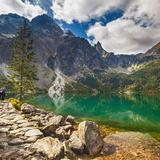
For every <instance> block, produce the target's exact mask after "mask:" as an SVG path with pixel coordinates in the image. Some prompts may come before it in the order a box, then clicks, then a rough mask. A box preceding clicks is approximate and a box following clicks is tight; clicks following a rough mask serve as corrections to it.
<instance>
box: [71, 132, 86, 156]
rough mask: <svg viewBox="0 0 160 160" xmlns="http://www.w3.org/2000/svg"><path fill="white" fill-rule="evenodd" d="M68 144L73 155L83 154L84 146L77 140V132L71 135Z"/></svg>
mask: <svg viewBox="0 0 160 160" xmlns="http://www.w3.org/2000/svg"><path fill="white" fill-rule="evenodd" d="M68 142H69V148H71V150H72V151H73V152H74V153H76V154H82V153H83V152H84V145H83V143H82V142H81V140H80V139H79V137H78V133H77V131H75V132H73V133H72V135H71V136H70V139H69V140H68Z"/></svg>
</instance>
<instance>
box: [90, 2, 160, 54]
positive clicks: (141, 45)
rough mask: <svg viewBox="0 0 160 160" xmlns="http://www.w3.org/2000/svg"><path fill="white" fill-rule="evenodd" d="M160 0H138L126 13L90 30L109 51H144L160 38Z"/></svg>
mask: <svg viewBox="0 0 160 160" xmlns="http://www.w3.org/2000/svg"><path fill="white" fill-rule="evenodd" d="M159 15H160V3H159V0H152V2H151V1H150V0H135V1H133V2H132V3H130V5H129V6H128V7H127V8H126V10H125V13H124V16H123V17H122V18H120V19H117V20H115V21H112V22H110V23H108V24H106V25H105V26H103V25H102V24H101V23H96V24H95V25H93V26H91V27H90V28H89V30H88V31H87V35H88V36H93V37H94V42H97V41H100V42H101V43H102V46H103V47H104V48H105V49H106V50H107V51H110V52H115V53H118V54H120V53H123V54H132V53H139V52H145V51H146V50H147V49H149V48H150V47H151V46H153V45H154V44H155V43H157V42H159V41H160V30H159V28H160V16H159ZM144 26H145V27H144Z"/></svg>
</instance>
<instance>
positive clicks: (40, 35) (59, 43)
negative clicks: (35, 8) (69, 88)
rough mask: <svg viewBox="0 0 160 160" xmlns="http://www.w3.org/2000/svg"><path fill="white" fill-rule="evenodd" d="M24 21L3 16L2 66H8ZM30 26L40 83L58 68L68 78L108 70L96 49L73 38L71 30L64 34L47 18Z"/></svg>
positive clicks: (0, 33)
mask: <svg viewBox="0 0 160 160" xmlns="http://www.w3.org/2000/svg"><path fill="white" fill-rule="evenodd" d="M16 20H17V21H16ZM23 20H24V17H20V16H18V15H15V14H8V15H1V16H0V57H1V58H0V63H7V64H8V63H9V59H10V57H11V52H10V48H11V45H12V42H13V37H14V35H15V33H16V31H17V29H18V28H19V27H20V26H21V25H22V22H23ZM28 23H29V25H30V26H31V29H32V32H33V39H34V50H35V53H36V57H37V65H38V68H39V70H40V71H39V73H40V74H41V76H40V75H39V76H40V77H41V78H40V81H42V79H43V77H45V75H46V74H51V75H53V73H52V72H53V70H54V69H55V68H56V67H58V68H59V69H60V70H61V72H62V73H63V74H65V75H67V76H75V75H76V74H78V73H79V72H80V71H81V70H83V69H84V68H88V69H90V70H94V69H102V68H105V61H104V60H103V59H102V58H101V55H100V54H99V53H98V52H97V50H96V49H95V47H94V46H91V45H90V43H89V42H88V41H87V40H85V39H83V38H79V37H76V36H74V35H73V33H72V32H71V31H67V32H64V31H63V30H62V29H61V28H60V27H59V26H58V25H57V24H56V22H55V21H54V20H53V19H52V18H50V17H48V16H47V15H41V16H37V17H35V18H34V19H32V21H31V22H30V21H28ZM7 24H9V26H8V25H7ZM43 74H44V76H42V75H43ZM52 80H53V77H47V78H46V82H44V81H43V86H47V85H48V84H50V83H51V81H52ZM45 83H46V84H45ZM40 85H42V82H41V84H40Z"/></svg>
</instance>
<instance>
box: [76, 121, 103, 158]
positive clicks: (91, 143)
mask: <svg viewBox="0 0 160 160" xmlns="http://www.w3.org/2000/svg"><path fill="white" fill-rule="evenodd" d="M78 135H79V138H80V140H81V142H82V143H83V144H84V145H85V147H86V149H87V151H88V153H89V155H91V156H95V155H97V154H98V153H100V151H101V149H102V147H103V145H104V142H103V139H102V137H101V135H100V131H99V128H98V126H97V124H96V123H94V122H86V121H84V122H82V123H80V124H79V126H78Z"/></svg>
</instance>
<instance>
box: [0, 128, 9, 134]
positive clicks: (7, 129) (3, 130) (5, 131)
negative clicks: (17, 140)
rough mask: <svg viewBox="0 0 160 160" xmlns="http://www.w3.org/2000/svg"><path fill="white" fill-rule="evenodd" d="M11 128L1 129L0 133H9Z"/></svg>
mask: <svg viewBox="0 0 160 160" xmlns="http://www.w3.org/2000/svg"><path fill="white" fill-rule="evenodd" d="M9 129H10V128H0V133H7V132H8V131H9Z"/></svg>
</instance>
